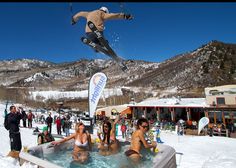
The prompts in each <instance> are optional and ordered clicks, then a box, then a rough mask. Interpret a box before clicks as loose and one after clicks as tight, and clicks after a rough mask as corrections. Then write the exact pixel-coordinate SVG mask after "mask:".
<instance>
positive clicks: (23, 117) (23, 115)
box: [21, 109, 28, 127]
mask: <svg viewBox="0 0 236 168" xmlns="http://www.w3.org/2000/svg"><path fill="white" fill-rule="evenodd" d="M21 114H22V120H23V127H26V120H27V118H28V116H27V114H26V112H25V111H24V110H23V109H22V112H21Z"/></svg>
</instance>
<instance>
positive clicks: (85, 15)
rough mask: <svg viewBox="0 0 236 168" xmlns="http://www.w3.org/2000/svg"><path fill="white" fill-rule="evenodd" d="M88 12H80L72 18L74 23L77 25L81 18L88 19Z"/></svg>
mask: <svg viewBox="0 0 236 168" xmlns="http://www.w3.org/2000/svg"><path fill="white" fill-rule="evenodd" d="M87 16H88V12H78V13H76V14H75V15H74V16H73V17H72V23H74V24H75V23H76V22H77V21H78V20H79V18H80V17H84V18H87Z"/></svg>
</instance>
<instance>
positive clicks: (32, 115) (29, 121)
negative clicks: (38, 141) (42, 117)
mask: <svg viewBox="0 0 236 168" xmlns="http://www.w3.org/2000/svg"><path fill="white" fill-rule="evenodd" d="M33 118H34V114H33V113H32V111H31V110H29V113H28V127H29V128H32V121H33Z"/></svg>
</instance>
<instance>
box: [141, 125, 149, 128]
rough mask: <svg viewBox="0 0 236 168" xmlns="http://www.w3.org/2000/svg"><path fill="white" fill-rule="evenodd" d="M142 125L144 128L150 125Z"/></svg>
mask: <svg viewBox="0 0 236 168" xmlns="http://www.w3.org/2000/svg"><path fill="white" fill-rule="evenodd" d="M141 127H143V128H149V126H148V125H141Z"/></svg>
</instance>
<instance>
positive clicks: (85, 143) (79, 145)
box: [75, 140, 88, 147]
mask: <svg viewBox="0 0 236 168" xmlns="http://www.w3.org/2000/svg"><path fill="white" fill-rule="evenodd" d="M75 145H77V146H78V147H86V146H87V145H88V141H86V142H84V143H81V142H80V141H78V140H76V141H75Z"/></svg>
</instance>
